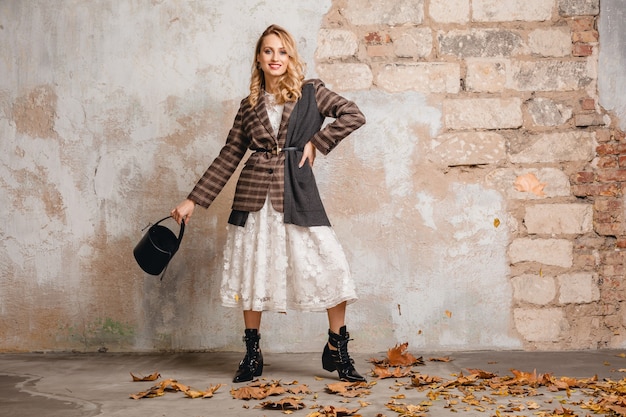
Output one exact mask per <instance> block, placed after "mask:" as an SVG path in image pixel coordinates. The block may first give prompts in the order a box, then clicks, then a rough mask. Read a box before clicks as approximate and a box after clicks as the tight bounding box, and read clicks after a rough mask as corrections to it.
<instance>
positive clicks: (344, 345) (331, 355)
mask: <svg viewBox="0 0 626 417" xmlns="http://www.w3.org/2000/svg"><path fill="white" fill-rule="evenodd" d="M349 341H350V334H349V333H348V332H347V331H346V326H343V327H341V329H340V331H339V334H336V333H333V332H331V331H330V330H328V343H327V344H326V346H324V353H323V354H322V366H323V367H324V369H326V370H327V371H330V372H332V371H335V370H336V371H337V372H338V373H339V379H341V380H342V381H348V382H357V381H363V382H365V381H366V380H365V378H364V377H363V376H361V375H360V374H359V373H358V372H357V371H356V369H354V361H353V360H352V359H351V358H350V355H349V354H348V342H349ZM329 344H330V345H331V346H332V347H334V348H335V349H337V350H333V349H331V348H329V347H328V345H329Z"/></svg>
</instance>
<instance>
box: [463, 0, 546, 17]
mask: <svg viewBox="0 0 626 417" xmlns="http://www.w3.org/2000/svg"><path fill="white" fill-rule="evenodd" d="M552 6H553V4H552V1H546V0H472V10H473V14H472V17H473V19H472V20H473V21H475V22H511V21H517V20H519V21H545V20H550V18H551V17H552Z"/></svg>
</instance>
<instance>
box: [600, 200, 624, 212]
mask: <svg viewBox="0 0 626 417" xmlns="http://www.w3.org/2000/svg"><path fill="white" fill-rule="evenodd" d="M593 208H594V210H598V211H610V210H620V211H621V210H622V209H623V208H624V202H623V201H622V200H616V199H614V198H597V199H596V200H595V201H594V202H593Z"/></svg>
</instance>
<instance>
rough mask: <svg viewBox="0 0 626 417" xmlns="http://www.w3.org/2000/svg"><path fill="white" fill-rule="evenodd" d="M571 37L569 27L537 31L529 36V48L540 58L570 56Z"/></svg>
mask: <svg viewBox="0 0 626 417" xmlns="http://www.w3.org/2000/svg"><path fill="white" fill-rule="evenodd" d="M571 37H572V35H571V34H570V31H569V28H568V27H567V26H565V27H553V28H549V29H535V30H533V31H532V32H530V33H529V34H528V47H529V48H530V52H531V53H532V54H536V55H539V56H553V57H561V56H568V55H570V54H571V53H572V39H571Z"/></svg>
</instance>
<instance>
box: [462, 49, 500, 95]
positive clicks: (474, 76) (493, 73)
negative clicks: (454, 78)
mask: <svg viewBox="0 0 626 417" xmlns="http://www.w3.org/2000/svg"><path fill="white" fill-rule="evenodd" d="M466 63H467V75H466V77H465V86H466V88H467V90H468V91H475V92H484V93H498V92H501V91H503V90H504V89H505V87H506V68H507V65H508V60H500V59H481V58H468V59H467V60H466Z"/></svg>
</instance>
